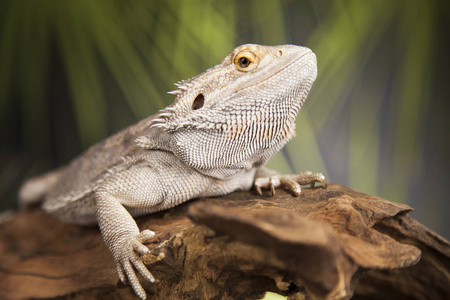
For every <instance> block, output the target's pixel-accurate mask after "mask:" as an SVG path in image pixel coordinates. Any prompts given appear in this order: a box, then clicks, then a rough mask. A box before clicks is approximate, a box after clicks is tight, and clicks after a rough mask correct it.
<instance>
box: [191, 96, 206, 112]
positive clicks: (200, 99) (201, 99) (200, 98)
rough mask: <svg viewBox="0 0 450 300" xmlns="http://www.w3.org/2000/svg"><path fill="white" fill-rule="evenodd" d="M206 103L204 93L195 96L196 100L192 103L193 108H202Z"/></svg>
mask: <svg viewBox="0 0 450 300" xmlns="http://www.w3.org/2000/svg"><path fill="white" fill-rule="evenodd" d="M204 103H205V96H203V94H198V96H197V97H195V100H194V102H193V103H192V109H193V110H197V109H199V108H202V107H203V104H204Z"/></svg>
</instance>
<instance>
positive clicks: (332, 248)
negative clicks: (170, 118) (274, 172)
mask: <svg viewBox="0 0 450 300" xmlns="http://www.w3.org/2000/svg"><path fill="white" fill-rule="evenodd" d="M409 211H411V208H410V207H408V206H407V205H404V204H398V203H392V202H389V201H386V200H383V199H380V198H377V197H373V196H369V195H366V194H363V193H359V192H356V191H354V190H351V189H349V188H346V187H343V186H340V185H329V187H328V188H327V189H322V188H315V189H306V188H305V189H303V191H302V194H301V196H300V197H294V196H292V195H291V194H289V193H287V192H284V191H277V195H276V196H274V197H271V196H269V193H267V194H265V195H264V196H259V195H256V194H255V193H254V192H237V193H233V194H230V195H227V196H224V197H220V198H208V199H197V200H192V201H189V202H187V203H185V204H182V205H180V206H177V207H175V208H173V209H171V210H167V211H164V212H160V213H157V214H153V215H149V216H145V217H142V218H138V219H137V222H138V225H139V228H140V229H141V230H143V229H146V228H149V229H151V230H153V231H155V232H156V233H157V234H158V235H159V236H160V238H161V243H155V244H150V245H148V246H149V248H150V249H151V250H152V252H153V254H148V255H146V256H145V257H143V259H144V262H145V263H146V265H147V266H148V268H149V269H150V271H151V272H152V273H153V275H154V276H155V277H156V278H157V279H158V281H157V282H156V283H153V284H151V283H149V282H145V281H144V280H141V282H142V283H143V286H144V288H145V289H146V290H147V291H148V295H149V298H150V299H259V298H261V297H263V296H264V293H265V292H266V291H272V292H275V293H278V294H281V295H286V296H288V297H289V299H349V298H351V297H353V298H352V299H450V244H449V242H448V241H447V240H445V239H443V238H442V237H440V236H438V235H437V234H435V233H433V232H432V231H430V230H428V229H427V228H425V227H424V226H423V225H421V224H420V223H418V222H417V221H415V220H413V219H412V218H411V217H409V216H408V212H409ZM0 228H1V231H0V299H30V298H33V299H47V298H55V297H60V298H59V299H69V298H70V299H111V298H113V299H130V298H133V297H135V296H134V294H133V292H132V290H131V289H130V288H129V287H126V286H124V285H122V284H121V283H120V282H119V280H118V276H117V274H116V269H115V264H114V262H113V259H112V256H111V255H110V254H109V252H108V250H107V249H106V247H105V245H104V243H103V240H102V238H101V236H100V232H99V231H98V229H97V228H85V227H78V226H73V225H68V224H64V223H61V222H59V221H57V220H56V219H54V218H52V217H50V216H48V215H46V214H45V213H43V212H42V211H41V210H39V209H35V210H31V211H27V212H20V213H18V214H17V215H16V216H15V217H14V218H13V219H12V220H11V221H9V222H6V223H4V224H2V225H1V226H0Z"/></svg>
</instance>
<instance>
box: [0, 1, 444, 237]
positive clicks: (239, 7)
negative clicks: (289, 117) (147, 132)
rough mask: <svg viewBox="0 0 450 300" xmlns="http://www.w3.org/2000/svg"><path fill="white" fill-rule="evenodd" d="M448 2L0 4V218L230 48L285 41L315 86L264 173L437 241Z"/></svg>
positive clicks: (441, 189) (168, 99) (153, 108)
mask: <svg viewBox="0 0 450 300" xmlns="http://www.w3.org/2000/svg"><path fill="white" fill-rule="evenodd" d="M449 2H450V1H438V0H435V1H433V0H427V1H424V0H417V1H415V0H396V1H392V0H349V1H344V0H342V1H339V0H334V1H321V0H317V1H314V0H309V1H306V0H305V1H294V0H285V1H275V0H253V1H251V0H248V1H242V0H241V1H232V0H223V1H194V0H189V1H188V0H187V1H175V0H172V1H114V0H109V1H106V0H105V1H92V0H77V1H70V0H65V1H63V0H60V1H50V0H48V1H46V0H41V1H30V0H11V1H1V2H0V26H1V27H0V144H1V147H0V149H1V150H0V209H2V210H4V209H7V208H10V207H13V206H14V205H15V203H16V193H17V189H18V187H19V185H20V183H21V182H22V181H23V180H24V179H26V178H29V177H30V176H33V175H37V174H40V173H42V172H45V171H47V170H49V169H51V168H54V167H56V166H59V165H62V164H66V163H68V162H69V161H70V160H71V159H73V158H74V157H76V156H77V155H78V154H80V153H81V152H82V151H83V150H84V149H86V148H87V147H89V146H90V145H92V144H93V143H95V142H97V141H99V140H101V139H103V138H105V137H107V136H109V135H110V134H112V133H114V132H117V131H118V130H120V129H122V128H124V127H126V126H127V125H130V124H132V123H134V122H136V121H137V120H140V119H142V118H144V117H146V116H148V115H151V114H153V113H155V112H156V111H157V110H158V109H161V108H163V107H164V106H166V105H168V104H170V103H171V102H172V101H173V99H174V96H171V95H168V94H166V92H167V91H170V90H173V89H174V88H175V87H174V86H173V85H172V83H173V82H176V81H178V80H180V79H186V78H189V77H191V76H194V75H196V74H198V73H199V72H202V71H204V70H205V69H206V68H208V67H211V66H213V65H215V64H217V63H219V62H220V61H221V60H222V59H223V57H225V56H226V55H227V54H228V53H229V52H230V51H231V50H232V49H233V48H234V47H236V46H238V45H241V44H244V43H258V44H268V45H276V44H285V43H290V44H297V45H304V46H308V47H310V48H311V49H313V51H314V52H315V53H316V54H317V57H318V64H319V76H318V78H317V81H316V83H315V84H314V86H313V89H312V91H311V93H310V96H309V98H308V100H307V101H306V104H305V106H304V108H303V110H302V112H301V113H300V115H299V118H298V121H297V138H296V139H294V140H293V141H292V142H290V143H289V144H288V146H287V147H286V148H285V150H284V151H283V152H281V153H280V154H278V155H277V156H276V157H275V158H274V159H273V160H272V161H271V162H270V163H269V166H270V167H272V168H275V169H277V170H279V171H281V172H284V173H292V172H299V171H301V170H306V169H308V170H312V171H315V172H323V173H325V174H327V176H328V179H329V181H330V182H332V183H340V184H344V185H346V186H349V187H351V188H354V189H357V190H359V191H362V192H365V193H368V194H372V195H377V196H380V197H383V198H386V199H388V200H391V201H397V202H404V203H407V204H409V205H410V206H412V207H414V209H415V212H414V213H413V216H414V217H415V218H416V219H418V220H419V221H420V222H422V223H424V224H425V225H426V226H428V227H430V228H431V229H433V230H435V231H437V232H438V233H440V234H441V235H443V236H444V237H446V238H449V237H450V221H449V219H450V218H449V212H450V201H448V200H447V199H448V196H446V195H447V187H448V184H449V183H450V181H449V179H450V175H449V169H450V168H449V167H450V164H449V162H450V159H449V153H450V135H449V128H450V127H449V125H450V120H449V119H450V118H449V117H450V116H449V111H450V110H449V106H450V104H449V102H450V95H449V94H450V93H449V91H450V89H449V88H448V83H449V78H450V75H449V69H450V60H449V55H448V53H449V50H448V49H449V48H448V46H449V43H448V38H449V37H450V30H449V29H450V26H449V25H450V24H449V23H450V7H449Z"/></svg>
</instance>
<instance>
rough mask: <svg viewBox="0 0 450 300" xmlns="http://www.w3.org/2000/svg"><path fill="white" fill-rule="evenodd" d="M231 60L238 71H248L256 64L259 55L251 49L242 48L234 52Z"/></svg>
mask: <svg viewBox="0 0 450 300" xmlns="http://www.w3.org/2000/svg"><path fill="white" fill-rule="evenodd" d="M233 61H234V64H235V66H236V68H237V69H238V70H239V71H243V72H249V71H253V70H254V69H255V68H256V67H257V66H258V63H259V57H258V56H257V55H255V53H253V52H252V51H249V50H243V51H241V52H239V53H238V54H236V56H235V57H234V59H233Z"/></svg>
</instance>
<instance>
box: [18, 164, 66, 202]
mask: <svg viewBox="0 0 450 300" xmlns="http://www.w3.org/2000/svg"><path fill="white" fill-rule="evenodd" d="M62 170H63V169H62V168H59V169H56V170H54V171H50V172H48V173H46V174H44V175H41V176H38V177H34V178H31V179H29V180H27V181H25V183H23V184H22V186H21V187H20V189H19V193H18V198H19V207H20V209H22V210H23V209H28V208H31V207H33V206H35V205H37V204H39V203H40V202H42V200H43V199H44V197H45V195H46V194H47V192H48V191H49V190H50V189H51V188H52V187H53V185H54V184H55V183H56V182H57V181H58V178H59V174H60V173H61V171H62Z"/></svg>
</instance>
